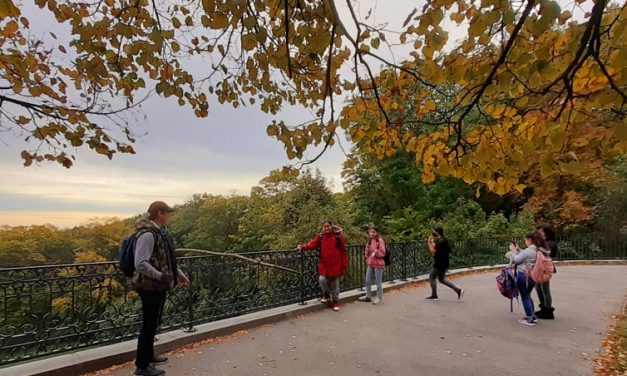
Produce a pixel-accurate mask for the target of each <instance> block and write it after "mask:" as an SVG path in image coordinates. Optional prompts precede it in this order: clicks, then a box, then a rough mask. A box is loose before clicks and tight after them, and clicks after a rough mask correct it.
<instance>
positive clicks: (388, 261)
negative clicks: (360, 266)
mask: <svg viewBox="0 0 627 376" xmlns="http://www.w3.org/2000/svg"><path fill="white" fill-rule="evenodd" d="M383 261H385V266H388V265H391V264H392V252H390V248H389V247H385V256H383Z"/></svg>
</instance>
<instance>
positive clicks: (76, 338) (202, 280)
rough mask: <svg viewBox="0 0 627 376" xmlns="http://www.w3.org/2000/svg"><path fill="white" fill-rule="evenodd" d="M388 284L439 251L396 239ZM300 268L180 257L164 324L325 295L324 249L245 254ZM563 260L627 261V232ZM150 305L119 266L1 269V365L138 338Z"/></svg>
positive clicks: (593, 240)
mask: <svg viewBox="0 0 627 376" xmlns="http://www.w3.org/2000/svg"><path fill="white" fill-rule="evenodd" d="M510 240H511V238H508V237H498V238H495V237H493V238H481V239H463V240H457V241H452V243H453V254H452V260H451V264H452V265H451V266H452V267H454V268H457V267H468V266H480V265H495V264H500V263H503V262H505V259H504V257H503V254H504V253H505V251H506V250H507V245H508V243H509V241H510ZM388 248H389V249H390V250H391V252H392V264H391V265H390V266H388V267H387V269H386V272H385V274H384V279H385V281H395V280H407V279H411V278H413V277H416V276H418V275H421V274H424V273H427V272H428V271H429V268H430V265H431V257H430V255H429V253H428V251H427V248H426V245H425V244H424V243H423V242H420V243H417V242H413V243H393V244H389V245H388ZM348 252H349V270H348V272H347V274H346V275H345V277H344V278H343V281H342V290H343V291H346V290H352V289H355V288H361V287H362V286H363V278H364V275H365V264H364V259H363V246H350V247H348ZM245 255H246V256H247V257H250V258H253V259H259V260H261V261H265V262H268V263H271V264H276V265H282V266H285V267H289V268H291V269H295V270H297V271H299V272H300V274H292V273H286V272H284V271H281V270H280V269H275V268H269V267H266V266H263V265H260V264H251V263H248V262H246V261H243V260H240V259H236V258H231V257H214V256H193V257H182V258H180V259H179V265H180V267H181V268H182V269H183V270H184V271H185V273H186V274H187V275H188V276H189V277H190V281H191V285H190V286H189V288H176V289H175V290H174V291H172V292H171V293H170V294H168V299H167V303H166V305H165V310H164V315H163V321H162V323H161V326H160V330H162V331H165V330H172V329H179V328H180V329H184V330H194V326H195V325H197V324H200V323H206V322H211V321H215V320H220V319H224V318H227V317H233V316H238V315H242V314H245V313H249V312H253V311H260V310H264V309H268V308H271V307H277V306H282V305H287V304H295V303H303V302H305V301H306V300H309V299H312V298H315V297H317V296H318V294H319V290H318V286H317V263H318V259H317V252H315V251H313V252H295V251H269V252H255V253H247V254H245ZM560 255H561V256H560V259H562V260H599V259H626V258H627V237H625V236H616V237H612V238H607V237H600V236H592V235H573V236H569V237H564V238H562V239H561V240H560ZM140 315H141V314H140V302H139V299H138V296H137V294H136V293H135V292H134V291H132V289H131V288H130V285H129V283H128V280H127V279H125V278H124V277H123V275H122V274H121V273H120V272H119V269H118V267H117V263H116V262H99V263H89V264H67V265H45V266H31V267H20V268H5V269H0V364H3V365H4V364H10V363H14V362H18V361H22V360H29V359H33V358H37V357H41V356H49V355H53V354H57V353H62V352H66V351H72V350H76V349H80V348H86V347H92V346H98V345H103V344H108V343H114V342H120V341H124V340H128V339H131V338H134V337H136V335H137V333H138V331H139V328H140V325H141V316H140Z"/></svg>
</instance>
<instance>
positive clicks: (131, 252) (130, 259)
mask: <svg viewBox="0 0 627 376" xmlns="http://www.w3.org/2000/svg"><path fill="white" fill-rule="evenodd" d="M146 232H152V233H153V235H155V234H154V231H150V230H141V231H135V232H134V233H132V234H131V235H129V236H128V237H126V238H124V240H122V244H121V245H120V250H119V251H118V263H119V265H120V269H121V270H122V273H124V276H125V277H129V278H130V277H132V276H133V274H134V273H135V244H136V243H137V238H139V236H140V235H141V234H144V233H146ZM156 247H157V238H156V235H155V248H156Z"/></svg>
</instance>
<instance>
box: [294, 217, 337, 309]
mask: <svg viewBox="0 0 627 376" xmlns="http://www.w3.org/2000/svg"><path fill="white" fill-rule="evenodd" d="M318 248H319V249H320V258H319V259H318V275H319V279H318V280H319V282H320V288H321V289H322V299H320V302H321V303H327V302H329V301H330V306H331V308H332V309H333V310H334V311H336V312H337V311H339V310H340V305H339V296H340V279H341V277H342V276H343V275H344V274H345V273H346V270H348V253H347V252H346V240H345V239H344V236H343V235H342V233H341V229H338V228H334V227H333V224H332V223H331V221H325V222H324V224H323V225H322V233H321V234H318V235H316V237H315V238H314V239H313V240H312V241H311V242H309V243H308V244H301V245H299V246H298V247H297V248H296V249H297V250H299V251H301V250H304V251H305V250H314V249H318ZM329 299H331V300H329Z"/></svg>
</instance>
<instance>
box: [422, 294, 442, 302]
mask: <svg viewBox="0 0 627 376" xmlns="http://www.w3.org/2000/svg"><path fill="white" fill-rule="evenodd" d="M425 300H431V301H434V302H437V301H438V300H440V299H438V297H437V296H433V295H431V296H427V297H426V298H425Z"/></svg>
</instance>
